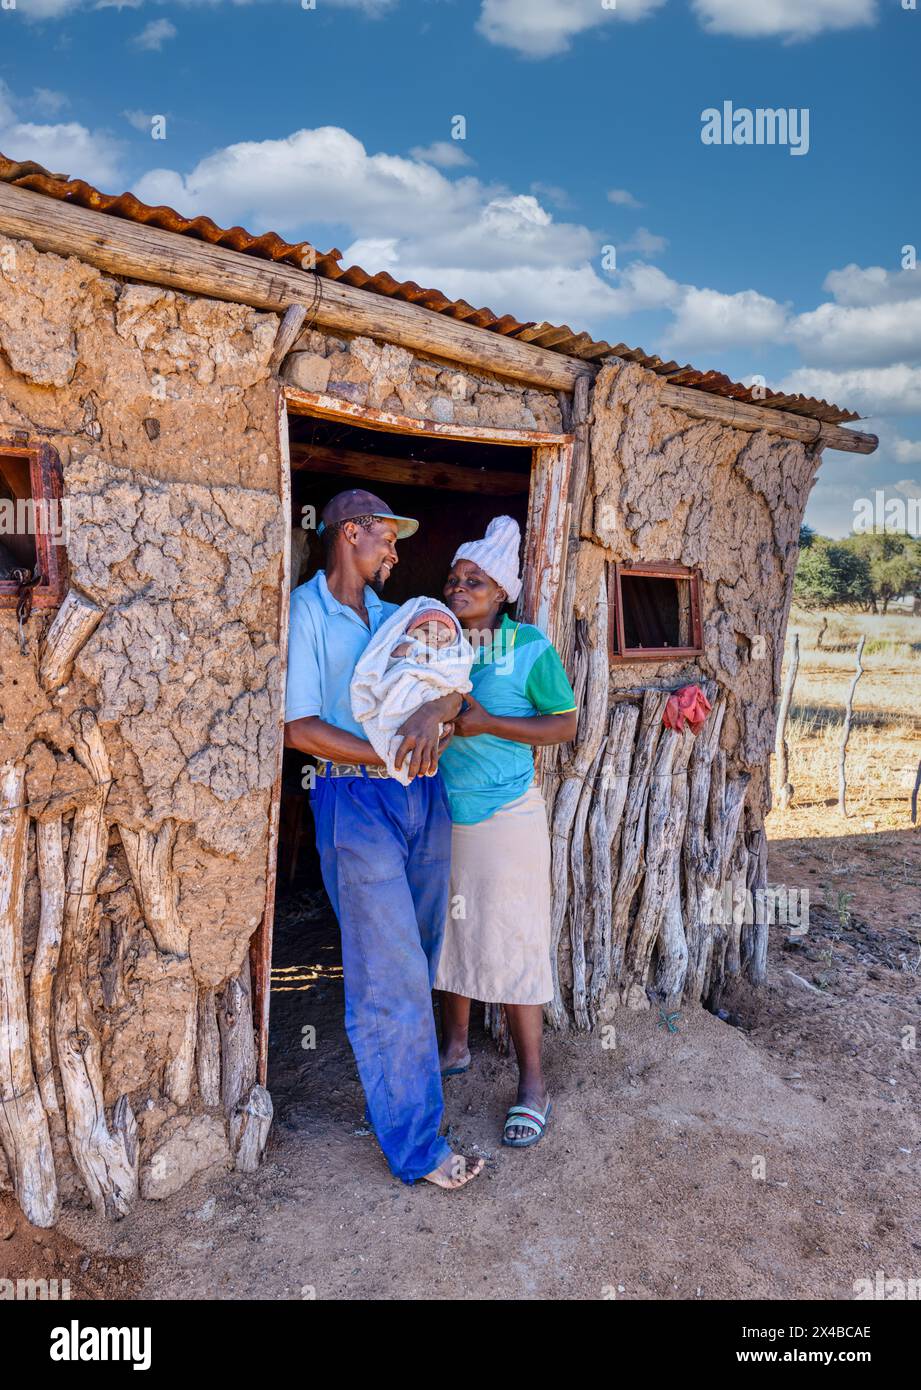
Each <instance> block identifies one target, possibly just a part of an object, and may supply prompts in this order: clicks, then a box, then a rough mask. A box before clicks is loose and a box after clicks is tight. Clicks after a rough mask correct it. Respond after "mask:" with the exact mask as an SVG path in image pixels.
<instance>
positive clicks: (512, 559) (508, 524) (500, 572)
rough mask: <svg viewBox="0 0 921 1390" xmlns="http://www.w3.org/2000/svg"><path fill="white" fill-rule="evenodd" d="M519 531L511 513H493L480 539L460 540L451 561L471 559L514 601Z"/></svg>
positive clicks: (518, 590) (518, 589) (517, 584)
mask: <svg viewBox="0 0 921 1390" xmlns="http://www.w3.org/2000/svg"><path fill="white" fill-rule="evenodd" d="M520 544H521V530H520V528H519V526H518V522H517V521H516V520H515V518H514V517H513V516H494V517H493V519H492V521H491V522H490V523H489V525H488V526H487V527H486V535H485V536H484V537H483V539H482V540H481V541H464V543H463V545H459V546H458V548H457V551H456V552H455V555H454V560H452V561H451V564H452V565H453V564H454V561H455V560H472V561H473V563H474V564H475V565H479V567H480V569H481V570H482V571H483V573H484V574H488V575H489V577H490V579H494V580H495V582H496V583H497V584H501V585H502V588H503V589H504V590H505V592H506V593H507V594H508V596H509V599H510V600H512V601H514V600H515V599H516V598H517V597H518V595H519V594H520V593H521V579H520V577H519V574H518V547H519V545H520Z"/></svg>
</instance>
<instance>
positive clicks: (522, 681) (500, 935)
mask: <svg viewBox="0 0 921 1390" xmlns="http://www.w3.org/2000/svg"><path fill="white" fill-rule="evenodd" d="M520 540H521V533H520V531H519V529H518V523H517V522H516V521H515V520H513V518H512V517H510V516H500V517H496V518H495V519H494V520H493V521H491V522H490V523H489V526H488V527H487V528H486V535H485V537H484V538H483V539H482V540H479V541H468V542H466V543H465V544H464V545H462V546H460V548H459V549H458V551H457V554H456V555H455V556H454V559H453V561H452V563H451V572H450V574H449V575H448V578H447V582H446V583H445V587H444V599H445V603H446V604H447V606H448V607H449V608H450V609H451V611H452V613H454V614H455V615H456V617H457V618H458V620H459V621H460V624H461V626H462V627H463V628H464V630H465V633H466V636H467V637H468V639H469V640H470V641H471V643H472V644H473V647H474V650H475V651H476V653H477V656H476V660H475V661H474V664H473V669H472V670H471V672H470V679H471V681H472V682H473V690H472V692H471V694H469V695H468V696H467V697H466V705H465V708H464V709H463V710H462V712H461V713H460V714H459V715H458V716H457V718H456V719H455V721H454V733H455V737H454V738H453V739H452V741H451V742H450V743H449V744H448V746H447V748H446V749H445V750H444V752H443V753H442V755H441V761H440V763H439V767H440V769H441V773H442V776H443V778H444V783H445V787H446V789H447V793H448V801H449V803H450V807H451V818H452V821H453V830H452V840H451V907H450V909H449V914H448V924H447V927H446V930H445V939H444V944H443V946H442V951H441V958H440V961H439V965H438V972H437V975H436V978H435V988H436V989H439V990H441V991H442V996H441V1017H442V1052H441V1065H442V1075H443V1076H452V1075H455V1074H457V1073H459V1072H463V1071H466V1070H467V1068H468V1067H469V1066H470V1052H469V1048H468V1043H467V1031H468V1026H469V1022H470V1000H471V999H482V1000H485V1001H486V1002H487V1003H492V1004H500V1003H501V1004H504V1005H505V1009H506V1013H507V1015H508V1023H509V1032H510V1033H511V1035H512V1041H513V1043H514V1045H515V1055H516V1057H517V1059H518V1074H519V1081H518V1095H517V1099H516V1103H515V1104H514V1105H513V1106H511V1107H510V1109H509V1111H508V1114H507V1116H506V1122H505V1131H504V1134H503V1143H505V1144H509V1145H511V1146H512V1147H514V1148H526V1147H528V1146H529V1145H531V1144H536V1143H537V1142H538V1140H539V1139H540V1137H541V1135H542V1134H543V1132H544V1127H545V1125H546V1122H547V1118H548V1115H549V1113H550V1101H549V1097H548V1095H547V1088H546V1085H545V1083H544V1077H543V1072H542V1070H541V1056H540V1050H541V1033H542V1030H543V1005H544V1004H545V1003H547V1002H548V1001H549V1000H550V999H551V998H552V997H553V985H552V976H551V970H550V836H549V833H548V830H547V813H546V808H545V806H544V801H543V798H542V796H541V794H540V791H539V790H538V788H537V786H535V785H532V784H533V781H534V755H533V753H532V751H531V749H532V748H535V747H541V746H544V745H547V744H552V743H564V742H568V741H569V740H571V739H572V738H574V737H575V733H576V708H575V697H574V695H573V691H572V686H571V685H570V684H569V681H568V679H567V677H566V672H565V671H564V669H563V663H562V662H561V661H560V658H559V656H558V655H557V653H556V651H555V649H554V647H553V644H552V643H551V642H550V640H549V638H548V637H546V636H545V634H544V633H542V632H541V631H540V629H539V628H536V627H531V626H530V625H529V624H527V623H518V622H515V621H514V620H513V619H511V618H509V617H508V615H507V614H505V613H503V611H502V610H503V607H504V605H505V604H506V603H508V602H509V601H510V600H514V599H516V598H517V597H518V594H519V592H520V590H521V579H520V578H519V575H518V547H519V543H520Z"/></svg>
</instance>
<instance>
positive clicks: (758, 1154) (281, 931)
mask: <svg viewBox="0 0 921 1390" xmlns="http://www.w3.org/2000/svg"><path fill="white" fill-rule="evenodd" d="M804 626H808V624H806V625H804ZM852 635H853V634H851V633H850V632H846V633H845V634H844V636H845V639H846V640H847V641H849V640H850V637H851V636H852ZM896 636H897V637H899V638H900V639H902V632H901V631H899V632H897V633H896ZM842 645H846V642H844V643H842ZM896 657H899V658H900V660H901V662H902V667H903V669H900V670H898V672H897V674H898V676H899V690H900V696H899V698H898V701H896V697H895V696H893V697H892V702H891V703H890V700H889V696H888V694H887V696H886V699H883V698H882V696H881V692H889V689H890V684H891V682H889V679H888V677H889V675H891V674H892V670H893V667H894V666H897V665H898V662H897V661H896V660H894V658H896ZM827 665H828V663H827V660H826V657H825V655H824V653H822V654H816V655H815V656H813V657H812V658H811V660H807V661H805V662H804V669H803V676H802V690H801V692H800V696H799V700H798V701H795V703H794V711H793V719H792V720H791V731H790V732H791V774H792V780H793V782H794V784H795V786H796V798H795V801H794V804H793V806H792V807H791V808H790V809H789V810H787V811H785V812H783V813H781V812H779V811H775V812H774V813H772V816H771V817H770V819H769V822H768V829H769V836H770V869H769V878H770V881H771V883H774V884H783V885H786V886H787V887H788V888H796V889H798V890H802V889H808V890H809V897H810V922H809V930H808V932H807V933H806V935H805V936H803V937H800V938H796V939H792V940H791V939H789V937H788V933H787V930H786V929H785V928H783V927H781V926H778V927H775V928H774V929H772V932H771V946H770V953H769V982H768V986H767V988H765V989H764V990H762V991H759V992H757V993H753V992H751V991H750V990H748V989H747V988H745V987H739V988H738V989H737V990H736V991H735V992H734V993H732V994H730V995H729V997H727V999H726V1000H725V1009H724V1013H725V1015H726V1016H725V1017H724V1018H717V1017H714V1016H713V1015H712V1014H709V1013H707V1012H705V1011H704V1010H703V1009H693V1010H688V1011H683V1012H682V1013H681V1015H680V1016H679V1018H678V1019H677V1020H676V1021H675V1022H674V1024H673V1026H674V1028H675V1031H671V1030H670V1028H669V1027H668V1026H667V1024H666V1022H665V1021H664V1020H663V1018H662V1017H661V1016H660V1014H659V1011H658V1009H657V1008H656V1007H655V1006H652V1007H651V1008H650V1009H649V1010H648V1011H646V1012H642V1013H629V1012H626V1011H621V1012H620V1013H618V1014H617V1016H616V1020H615V1033H616V1045H615V1046H614V1047H605V1046H604V1045H603V1040H602V1039H601V1038H596V1037H585V1036H569V1037H561V1036H557V1035H550V1036H548V1038H547V1042H546V1057H547V1069H548V1078H549V1084H550V1089H551V1093H552V1096H553V1099H554V1111H553V1114H552V1117H551V1120H550V1125H549V1128H548V1132H547V1135H546V1136H545V1138H544V1140H543V1141H542V1142H541V1143H540V1144H539V1145H538V1146H536V1147H535V1148H533V1149H530V1150H525V1151H521V1152H516V1151H513V1150H510V1149H508V1148H505V1147H503V1146H502V1144H501V1142H500V1139H501V1124H502V1118H503V1115H504V1111H505V1107H506V1106H507V1105H508V1104H509V1103H510V1102H511V1100H512V1099H513V1095H514V1084H515V1083H514V1065H513V1063H512V1062H511V1060H510V1059H508V1058H505V1057H500V1056H498V1055H497V1054H496V1052H495V1049H494V1046H493V1044H492V1043H491V1042H490V1041H488V1040H487V1039H486V1038H485V1037H484V1036H483V1034H482V1032H479V1033H478V1034H477V1036H476V1038H475V1039H474V1048H473V1067H472V1069H471V1071H470V1072H469V1073H468V1074H467V1075H465V1076H461V1077H455V1078H451V1079H449V1080H448V1082H447V1083H446V1105H447V1112H446V1118H447V1123H448V1126H449V1131H448V1132H449V1137H450V1139H451V1141H452V1142H453V1143H454V1144H455V1146H456V1147H458V1148H459V1149H461V1150H463V1151H465V1152H467V1153H469V1154H471V1155H482V1156H483V1157H485V1159H486V1167H485V1170H484V1172H483V1174H482V1175H481V1176H480V1177H479V1178H478V1179H477V1180H476V1181H475V1182H474V1183H473V1184H471V1186H470V1187H469V1188H467V1189H465V1190H464V1191H462V1192H459V1193H453V1194H447V1193H443V1192H440V1191H436V1190H435V1189H433V1188H431V1187H429V1186H428V1185H427V1184H418V1185H417V1186H416V1187H412V1188H411V1187H407V1186H404V1185H403V1184H401V1183H400V1182H398V1181H396V1180H394V1179H393V1178H391V1177H390V1175H389V1174H388V1172H387V1170H386V1168H385V1165H384V1163H383V1160H382V1158H381V1156H380V1152H379V1150H378V1148H377V1145H376V1142H375V1140H374V1137H373V1135H371V1134H369V1133H368V1132H367V1130H366V1129H365V1127H364V1125H363V1122H362V1116H363V1100H362V1095H361V1090H360V1087H359V1084H358V1081H357V1077H356V1074H355V1070H354V1066H353V1063H352V1058H351V1053H350V1050H349V1047H348V1043H347V1040H346V1038H345V1034H344V1031H343V1027H342V981H341V965H340V958H339V954H338V943H337V934H336V930H335V925H334V923H333V922H332V919H331V917H330V914H329V909H328V907H327V905H326V902H325V899H324V897H323V895H322V894H321V893H317V892H315V891H310V890H306V889H305V890H302V891H301V892H299V893H296V894H294V895H292V896H290V897H289V898H288V899H287V900H286V901H285V902H283V903H282V904H281V908H280V912H279V919H278V923H277V928H276V951H275V969H274V979H273V996H272V1033H271V1062H270V1078H269V1084H270V1088H271V1091H272V1096H273V1099H274V1103H275V1109H276V1123H275V1126H274V1128H273V1131H272V1134H271V1136H270V1139H269V1145H268V1150H267V1154H266V1161H265V1163H264V1165H263V1167H262V1168H261V1170H260V1171H259V1172H258V1173H257V1174H255V1175H253V1176H245V1175H241V1174H238V1173H234V1172H218V1173H215V1172H213V1171H212V1172H211V1173H210V1174H207V1175H202V1176H201V1177H199V1178H197V1179H195V1180H194V1181H193V1182H191V1183H190V1184H189V1185H188V1186H186V1187H185V1188H184V1189H183V1190H182V1191H181V1192H179V1193H178V1194H176V1195H175V1196H173V1197H172V1198H170V1199H168V1200H166V1201H163V1202H143V1203H139V1204H138V1206H137V1207H136V1208H135V1210H134V1211H133V1212H132V1214H131V1215H130V1216H129V1217H128V1218H127V1219H126V1220H125V1221H123V1222H121V1223H119V1224H118V1225H114V1226H107V1225H106V1224H105V1223H104V1222H101V1221H100V1220H98V1219H97V1218H96V1217H94V1216H93V1215H92V1213H91V1212H89V1211H81V1210H79V1209H74V1208H69V1209H68V1210H67V1211H66V1212H65V1215H64V1217H63V1219H62V1221H61V1224H60V1226H59V1227H58V1228H57V1229H56V1230H55V1231H53V1232H36V1231H33V1230H32V1229H31V1228H29V1227H28V1226H27V1225H26V1223H25V1221H24V1219H23V1218H22V1216H21V1214H20V1213H19V1212H18V1210H17V1209H16V1208H15V1207H14V1206H13V1204H12V1202H11V1201H10V1200H9V1199H0V1278H16V1277H29V1276H31V1277H36V1276H41V1275H45V1276H46V1277H49V1278H50V1277H58V1278H64V1277H69V1278H70V1279H71V1282H72V1296H73V1297H80V1296H83V1297H90V1298H100V1297H108V1298H113V1297H134V1296H140V1297H148V1298H155V1299H207V1298H221V1299H234V1298H261V1299H304V1298H316V1299H362V1298H376V1299H416V1298H436V1299H477V1298H485V1299H491V1300H492V1299H536V1298H550V1299H554V1298H559V1299H598V1298H610V1297H615V1298H620V1299H663V1298H666V1299H713V1298H720V1297H728V1298H733V1299H772V1298H783V1297H786V1298H803V1299H826V1298H843V1299H849V1298H853V1296H854V1288H853V1286H854V1281H855V1280H858V1279H872V1278H873V1277H874V1276H875V1274H876V1271H878V1270H881V1271H883V1273H884V1275H885V1277H886V1278H902V1279H906V1280H907V1279H918V1278H921V1204H919V1201H918V1191H919V1185H921V1065H919V1058H921V828H917V829H916V828H912V826H911V822H910V819H909V813H908V799H907V798H908V793H907V791H906V789H905V785H904V770H905V768H906V767H913V766H915V765H916V764H917V759H918V756H919V752H921V748H919V744H921V731H919V728H918V720H917V718H916V717H911V716H906V715H904V714H902V715H900V714H898V713H897V712H896V711H895V709H894V708H893V706H894V705H895V704H896V703H898V704H900V706H901V709H902V710H911V709H912V699H911V698H908V696H909V688H910V687H912V686H913V685H914V684H915V682H916V679H917V672H918V670H919V665H918V660H917V652H916V650H915V648H914V647H913V646H912V647H909V648H906V647H905V646H904V641H903V645H902V647H901V648H900V651H899V652H896V651H893V650H889V651H885V650H883V651H880V652H879V654H878V655H876V654H874V655H872V656H871V658H870V668H871V669H870V672H869V675H868V681H867V686H866V688H865V690H864V692H863V698H861V694H860V693H858V700H857V705H856V711H857V716H858V717H857V719H856V721H855V731H854V735H853V736H852V748H851V750H850V752H849V767H850V769H851V773H852V776H851V779H850V794H849V805H850V806H851V815H850V816H849V817H848V819H847V820H846V821H842V819H841V818H840V817H839V816H838V813H837V810H836V808H835V788H836V780H835V779H836V766H837V755H836V745H837V729H838V726H839V724H840V706H839V697H840V695H841V694H842V692H843V691H844V690H846V687H847V682H848V680H849V671H848V666H849V665H850V657H846V656H844V655H842V657H841V669H840V674H838V673H835V674H829V672H828V671H827V670H826V667H827ZM874 673H875V674H874ZM874 680H875V682H876V687H874V685H873V681H874ZM858 690H859V691H860V688H858ZM912 698H913V697H912ZM883 705H888V706H889V708H887V709H885V710H884V709H883V708H882V706H883ZM817 707H820V708H821V709H822V711H823V714H822V717H821V718H819V719H816V718H815V717H814V715H815V711H816V708H817ZM893 713H894V714H895V717H894V718H893ZM311 1028H312V1029H314V1030H315V1038H314V1039H313V1041H314V1042H315V1046H313V1047H311V1046H307V1047H305V1046H304V1045H303V1044H304V1043H305V1042H306V1043H308V1044H309V1043H310V1042H311V1034H310V1032H309V1031H307V1032H305V1030H309V1029H311ZM915 1030H917V1036H916V1033H915ZM607 1041H610V1038H609V1037H608V1038H607Z"/></svg>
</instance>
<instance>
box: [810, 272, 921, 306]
mask: <svg viewBox="0 0 921 1390" xmlns="http://www.w3.org/2000/svg"><path fill="white" fill-rule="evenodd" d="M822 288H823V289H826V290H828V292H829V294H831V295H833V296H834V298H835V300H836V302H837V303H838V304H844V305H847V306H848V307H854V308H864V307H866V306H868V305H871V304H895V303H898V302H899V301H900V300H903V299H915V298H917V297H919V296H921V270H884V269H883V267H882V266H881V265H871V266H859V265H854V264H853V262H852V263H851V264H850V265H846V266H845V267H844V269H843V270H830V271H829V272H828V274H827V275H826V277H825V283H824V285H823V287H822Z"/></svg>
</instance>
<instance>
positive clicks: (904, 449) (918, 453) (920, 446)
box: [892, 439, 921, 463]
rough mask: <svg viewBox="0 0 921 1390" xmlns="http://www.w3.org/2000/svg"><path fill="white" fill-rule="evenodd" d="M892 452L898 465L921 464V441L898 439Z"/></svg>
mask: <svg viewBox="0 0 921 1390" xmlns="http://www.w3.org/2000/svg"><path fill="white" fill-rule="evenodd" d="M892 452H893V453H894V455H895V458H896V462H897V463H921V439H897V440H896V441H895V444H894V446H893V450H892Z"/></svg>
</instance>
